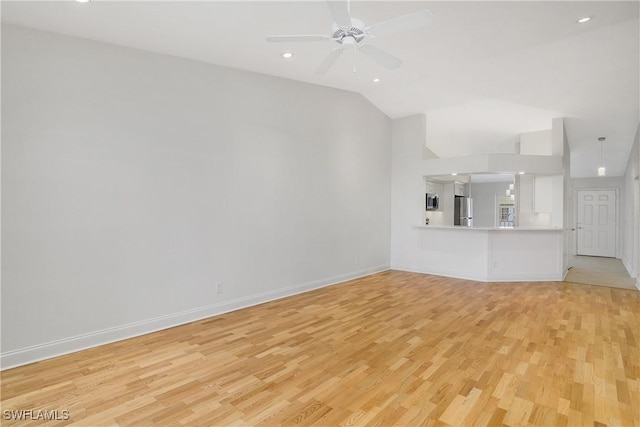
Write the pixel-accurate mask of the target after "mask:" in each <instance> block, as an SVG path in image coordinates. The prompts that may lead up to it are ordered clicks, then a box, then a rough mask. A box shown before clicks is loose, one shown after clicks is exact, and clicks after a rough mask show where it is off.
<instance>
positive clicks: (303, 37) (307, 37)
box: [267, 35, 331, 43]
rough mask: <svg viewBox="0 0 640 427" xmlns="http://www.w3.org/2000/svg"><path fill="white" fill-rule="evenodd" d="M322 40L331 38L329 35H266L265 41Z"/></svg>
mask: <svg viewBox="0 0 640 427" xmlns="http://www.w3.org/2000/svg"><path fill="white" fill-rule="evenodd" d="M323 40H331V37H329V36H321V35H317V36H316V35H299V36H267V41H268V42H270V43H284V42H319V41H323Z"/></svg>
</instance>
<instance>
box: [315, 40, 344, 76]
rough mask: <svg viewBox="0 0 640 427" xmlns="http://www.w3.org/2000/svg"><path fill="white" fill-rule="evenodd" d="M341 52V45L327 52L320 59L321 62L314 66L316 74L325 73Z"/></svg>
mask: <svg viewBox="0 0 640 427" xmlns="http://www.w3.org/2000/svg"><path fill="white" fill-rule="evenodd" d="M342 52H344V50H343V49H342V48H341V47H339V48H337V49H333V50H332V51H331V52H329V55H327V57H326V58H325V59H324V61H322V64H320V66H318V68H316V74H326V73H327V71H329V68H331V67H333V64H335V62H336V61H337V60H338V58H340V55H342Z"/></svg>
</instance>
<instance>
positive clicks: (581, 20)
mask: <svg viewBox="0 0 640 427" xmlns="http://www.w3.org/2000/svg"><path fill="white" fill-rule="evenodd" d="M592 19H593V15H591V16H583V17H582V18H580V19H578V20H577V21H576V22H577V23H578V24H584V23H586V22H589V21H591V20H592Z"/></svg>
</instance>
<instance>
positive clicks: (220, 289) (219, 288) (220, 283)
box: [216, 282, 224, 294]
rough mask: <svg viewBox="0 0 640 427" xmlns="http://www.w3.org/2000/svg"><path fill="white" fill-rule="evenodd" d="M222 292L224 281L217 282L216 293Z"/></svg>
mask: <svg viewBox="0 0 640 427" xmlns="http://www.w3.org/2000/svg"><path fill="white" fill-rule="evenodd" d="M222 292H224V285H223V284H222V282H218V283H216V293H217V294H221V293H222Z"/></svg>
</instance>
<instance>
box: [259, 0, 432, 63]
mask: <svg viewBox="0 0 640 427" xmlns="http://www.w3.org/2000/svg"><path fill="white" fill-rule="evenodd" d="M327 4H328V5H329V9H330V10H331V14H332V15H333V19H334V21H335V22H334V23H333V26H332V28H331V33H330V34H328V35H281V36H280V35H277V36H267V41H268V42H271V43H283V42H315V41H325V40H333V41H334V42H336V43H338V45H339V46H338V47H337V48H335V49H333V50H332V51H331V52H330V53H329V55H328V56H327V57H326V58H325V59H324V61H322V63H320V66H319V67H318V68H317V69H316V74H326V73H327V71H329V69H330V68H331V67H332V66H333V64H335V63H336V61H337V60H338V58H340V56H342V54H343V53H344V52H345V50H346V49H352V50H353V72H354V73H355V72H356V55H357V53H358V52H360V53H362V54H363V55H365V56H367V57H368V58H370V59H372V60H373V61H375V62H377V63H378V64H380V65H382V66H383V67H385V68H388V69H390V70H394V69H396V68H398V67H399V66H400V65H401V64H402V61H401V60H400V59H398V58H396V57H395V56H393V55H391V54H390V53H387V52H385V51H384V50H382V49H379V48H377V47H375V46H372V45H370V44H367V43H366V41H367V40H369V39H373V38H376V37H383V36H389V35H392V34H396V33H401V32H404V31H412V30H417V29H419V28H423V27H426V26H428V25H429V24H430V23H431V16H432V15H431V12H429V11H428V10H427V9H424V10H421V11H419V12H415V13H410V14H408V15H402V16H398V17H396V18H393V19H389V20H387V21H382V22H379V23H377V24H373V25H369V26H367V25H365V23H364V22H362V21H361V20H359V19H356V18H352V17H351V12H350V7H349V0H339V1H327Z"/></svg>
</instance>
